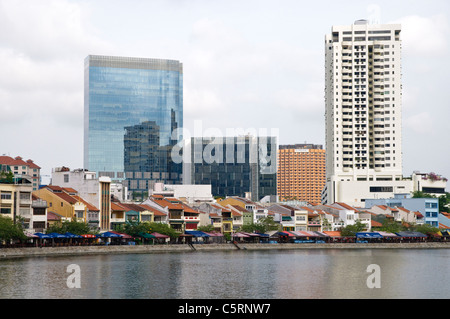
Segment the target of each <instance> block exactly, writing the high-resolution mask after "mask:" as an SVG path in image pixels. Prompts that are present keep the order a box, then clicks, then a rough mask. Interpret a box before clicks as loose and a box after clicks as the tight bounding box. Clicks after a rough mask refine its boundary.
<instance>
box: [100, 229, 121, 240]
mask: <svg viewBox="0 0 450 319" xmlns="http://www.w3.org/2000/svg"><path fill="white" fill-rule="evenodd" d="M97 237H101V238H122V236H121V235H119V234H115V233H111V232H109V231H107V232H104V233H101V234H99V235H97Z"/></svg>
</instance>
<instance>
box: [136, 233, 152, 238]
mask: <svg viewBox="0 0 450 319" xmlns="http://www.w3.org/2000/svg"><path fill="white" fill-rule="evenodd" d="M138 236H139V237H144V238H156V236H154V235H152V234H149V233H142V232H141V233H139V234H138Z"/></svg>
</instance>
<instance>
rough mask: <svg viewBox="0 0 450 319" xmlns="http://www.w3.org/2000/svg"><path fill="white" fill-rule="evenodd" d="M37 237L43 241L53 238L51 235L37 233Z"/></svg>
mask: <svg viewBox="0 0 450 319" xmlns="http://www.w3.org/2000/svg"><path fill="white" fill-rule="evenodd" d="M35 235H36V236H38V237H39V238H41V239H48V238H53V237H52V236H50V235H49V234H43V233H35Z"/></svg>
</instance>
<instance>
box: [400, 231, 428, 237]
mask: <svg viewBox="0 0 450 319" xmlns="http://www.w3.org/2000/svg"><path fill="white" fill-rule="evenodd" d="M396 234H397V235H399V236H400V237H428V236H427V235H425V234H422V233H419V232H414V231H401V232H398V233H396Z"/></svg>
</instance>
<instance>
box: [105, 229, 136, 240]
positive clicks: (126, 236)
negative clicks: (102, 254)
mask: <svg viewBox="0 0 450 319" xmlns="http://www.w3.org/2000/svg"><path fill="white" fill-rule="evenodd" d="M110 233H113V234H116V235H120V236H121V237H122V238H127V239H131V238H133V237H132V236H130V235H128V234H123V233H118V232H116V231H112V232H110Z"/></svg>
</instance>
